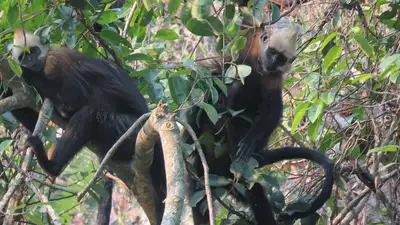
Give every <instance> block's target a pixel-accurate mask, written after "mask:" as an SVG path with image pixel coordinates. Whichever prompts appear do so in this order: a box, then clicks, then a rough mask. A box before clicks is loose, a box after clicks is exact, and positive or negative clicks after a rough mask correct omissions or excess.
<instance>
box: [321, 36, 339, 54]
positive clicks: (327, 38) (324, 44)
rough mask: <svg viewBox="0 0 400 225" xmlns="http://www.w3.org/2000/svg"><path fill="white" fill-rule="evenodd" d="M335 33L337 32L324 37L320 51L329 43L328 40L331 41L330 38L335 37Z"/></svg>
mask: <svg viewBox="0 0 400 225" xmlns="http://www.w3.org/2000/svg"><path fill="white" fill-rule="evenodd" d="M336 35H337V32H333V33H331V34H330V35H329V36H328V37H326V38H325V40H324V42H322V44H321V46H320V50H321V51H322V50H323V49H324V48H325V47H326V45H327V44H329V42H331V41H332V39H333V38H335V37H336Z"/></svg>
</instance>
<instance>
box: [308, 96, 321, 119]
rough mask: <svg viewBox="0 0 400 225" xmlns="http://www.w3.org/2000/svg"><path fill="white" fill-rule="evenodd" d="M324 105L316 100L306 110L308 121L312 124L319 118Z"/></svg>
mask: <svg viewBox="0 0 400 225" xmlns="http://www.w3.org/2000/svg"><path fill="white" fill-rule="evenodd" d="M323 108H324V104H323V102H322V101H321V100H319V99H317V100H316V101H315V103H314V104H312V105H311V106H310V108H309V109H308V119H310V121H311V123H314V122H315V121H316V120H317V118H318V117H320V116H321V114H322V110H323Z"/></svg>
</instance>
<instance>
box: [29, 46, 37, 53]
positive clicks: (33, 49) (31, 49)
mask: <svg viewBox="0 0 400 225" xmlns="http://www.w3.org/2000/svg"><path fill="white" fill-rule="evenodd" d="M37 50H38V48H37V47H32V48H29V51H30V52H31V54H34V53H36V52H37Z"/></svg>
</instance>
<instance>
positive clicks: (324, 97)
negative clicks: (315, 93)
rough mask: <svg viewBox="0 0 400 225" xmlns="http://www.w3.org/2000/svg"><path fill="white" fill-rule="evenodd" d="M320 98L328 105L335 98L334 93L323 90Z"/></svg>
mask: <svg viewBox="0 0 400 225" xmlns="http://www.w3.org/2000/svg"><path fill="white" fill-rule="evenodd" d="M321 99H322V101H324V102H325V104H327V105H329V104H331V103H332V102H333V101H334V100H335V93H333V92H325V93H323V94H322V95H321Z"/></svg>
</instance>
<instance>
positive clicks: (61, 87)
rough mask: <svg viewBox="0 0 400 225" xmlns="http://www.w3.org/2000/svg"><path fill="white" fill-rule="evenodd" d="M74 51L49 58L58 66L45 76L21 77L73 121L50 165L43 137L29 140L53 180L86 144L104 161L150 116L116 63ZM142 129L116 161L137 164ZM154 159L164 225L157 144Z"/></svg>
mask: <svg viewBox="0 0 400 225" xmlns="http://www.w3.org/2000/svg"><path fill="white" fill-rule="evenodd" d="M69 51H71V50H69V49H63V50H56V52H53V53H49V54H48V56H47V60H46V64H49V63H50V65H51V64H52V63H51V62H49V55H50V54H52V56H55V59H54V58H53V60H58V61H57V62H56V66H55V67H52V70H51V72H48V73H46V74H45V73H44V71H43V70H42V71H40V72H34V71H32V70H29V69H28V68H24V67H22V70H23V73H22V77H23V78H24V79H25V80H26V82H27V83H28V84H30V85H32V86H33V87H35V88H36V90H37V91H38V92H39V94H40V95H41V97H42V98H43V99H44V98H49V99H50V100H51V101H52V102H53V104H54V105H55V108H56V110H57V111H58V113H59V114H61V115H63V117H64V119H67V120H68V124H67V126H66V127H65V130H64V133H63V135H62V137H61V138H60V139H59V140H58V142H57V144H56V147H55V149H54V154H52V156H51V158H50V159H48V157H47V154H46V151H45V149H44V147H43V143H42V142H41V140H40V139H39V138H38V137H34V136H32V137H30V138H29V139H28V143H29V144H30V145H32V146H33V147H34V152H35V155H36V157H37V159H38V162H39V164H40V165H41V167H42V168H43V169H44V170H46V171H47V172H48V173H49V174H51V175H53V176H58V175H59V174H60V173H61V172H62V171H63V169H64V168H65V167H66V165H68V163H69V162H70V160H72V159H73V157H74V156H75V155H76V154H77V153H78V152H79V151H80V150H81V149H82V148H83V146H84V145H85V144H86V143H90V145H91V146H93V150H94V152H95V153H96V154H97V155H98V156H99V157H101V158H103V157H104V155H105V154H106V153H107V151H108V150H109V149H110V148H111V146H112V145H113V144H114V143H115V142H116V141H117V140H118V139H119V137H120V136H121V135H122V134H123V133H125V132H126V130H127V129H128V128H129V127H130V126H131V125H132V124H133V123H134V122H135V121H136V120H137V119H138V118H139V117H140V116H141V115H143V114H144V113H147V112H149V110H148V107H147V104H146V101H145V99H144V97H143V95H141V93H140V92H139V90H138V89H137V87H136V85H135V83H134V81H133V80H132V79H131V78H130V77H129V75H128V74H127V73H126V72H125V71H124V70H123V69H121V68H120V67H118V66H117V65H115V64H113V63H111V62H108V61H105V60H100V59H94V58H89V57H87V56H85V55H83V54H80V53H76V52H74V53H71V52H69ZM63 60H71V61H64V62H63ZM45 67H46V66H45ZM36 118H37V117H36ZM19 119H21V118H19ZM142 125H143V124H142ZM140 128H141V127H139V128H138V129H137V130H136V131H135V133H134V135H133V136H132V137H130V138H129V139H127V140H126V141H125V142H124V143H123V144H122V145H121V146H120V147H119V149H118V150H117V152H116V153H115V155H114V156H113V157H112V159H113V161H121V162H129V161H130V160H132V159H133V154H134V146H135V142H136V136H137V134H138V132H139V130H140ZM154 154H155V155H154V161H153V165H152V168H151V174H152V180H153V184H154V186H155V189H156V197H157V199H156V202H157V204H158V205H157V212H158V213H159V222H161V218H162V214H163V207H164V206H163V204H162V201H163V200H164V198H165V191H166V190H165V188H166V187H165V185H166V184H165V170H164V169H165V168H164V160H163V153H162V149H161V143H160V142H157V143H156V146H155V147H154Z"/></svg>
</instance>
